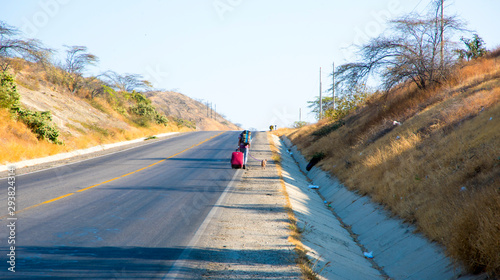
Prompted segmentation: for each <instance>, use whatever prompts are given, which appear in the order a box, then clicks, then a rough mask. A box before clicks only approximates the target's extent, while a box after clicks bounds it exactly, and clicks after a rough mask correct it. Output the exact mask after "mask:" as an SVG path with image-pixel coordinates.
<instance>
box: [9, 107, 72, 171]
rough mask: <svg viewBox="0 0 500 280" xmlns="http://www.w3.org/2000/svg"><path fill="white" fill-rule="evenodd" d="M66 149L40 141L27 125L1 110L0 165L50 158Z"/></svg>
mask: <svg viewBox="0 0 500 280" xmlns="http://www.w3.org/2000/svg"><path fill="white" fill-rule="evenodd" d="M66 149H67V148H66V147H64V146H61V145H56V144H52V143H49V142H47V141H39V140H38V139H37V137H36V136H35V135H34V134H33V133H32V132H31V130H30V129H29V128H27V127H26V125H24V124H23V123H21V122H17V121H15V120H13V119H12V118H11V116H10V113H9V112H8V111H7V110H6V109H0V164H5V163H7V162H16V161H20V160H25V159H32V158H36V157H43V156H49V155H53V154H56V153H60V152H63V151H65V150H66Z"/></svg>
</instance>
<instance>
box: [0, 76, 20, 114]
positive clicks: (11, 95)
mask: <svg viewBox="0 0 500 280" xmlns="http://www.w3.org/2000/svg"><path fill="white" fill-rule="evenodd" d="M19 98H20V96H19V93H18V92H17V88H16V84H15V83H14V78H13V77H12V76H11V75H9V73H7V71H5V70H4V71H2V72H1V73H0V108H7V109H10V108H12V106H14V104H16V103H18V102H19Z"/></svg>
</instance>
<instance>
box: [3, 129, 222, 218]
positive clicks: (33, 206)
mask: <svg viewBox="0 0 500 280" xmlns="http://www.w3.org/2000/svg"><path fill="white" fill-rule="evenodd" d="M223 133H225V131H222V132H221V133H219V134H216V135H214V136H212V137H209V138H207V139H205V140H203V141H201V142H200V143H198V144H195V145H193V146H191V147H189V148H187V149H184V150H182V151H180V152H178V153H176V154H174V155H172V156H169V157H168V158H165V159H162V160H159V161H157V162H155V163H152V164H150V165H148V166H146V167H143V168H140V169H137V170H135V171H132V172H130V173H127V174H125V175H121V176H118V177H116V178H113V179H110V180H107V181H104V182H102V183H99V184H95V185H92V186H90V187H86V188H84V189H81V190H78V191H76V192H77V193H79V192H84V191H86V190H90V189H93V188H95V187H97V186H101V185H104V184H107V183H109V182H112V181H114V180H117V179H120V178H123V177H127V176H129V175H132V174H134V173H137V172H140V171H143V170H145V169H147V168H149V167H152V166H155V165H157V164H158V163H161V162H164V161H166V160H167V159H170V158H173V157H175V156H178V155H180V154H182V153H184V152H186V151H187V150H190V149H192V148H194V147H198V146H200V145H201V144H203V143H206V142H208V141H210V140H212V139H214V138H215V137H217V136H219V135H222V134H223ZM74 194H75V193H68V194H65V195H62V196H59V197H56V198H53V199H51V200H47V201H44V202H42V203H38V204H35V205H32V206H29V207H27V208H24V209H21V210H18V211H16V212H15V213H16V214H17V213H20V212H22V211H26V210H29V209H33V208H35V207H38V206H41V205H44V204H49V203H52V202H54V201H57V200H59V199H62V198H65V197H68V196H70V195H74ZM6 217H8V216H7V215H6V216H2V217H0V219H3V218H6Z"/></svg>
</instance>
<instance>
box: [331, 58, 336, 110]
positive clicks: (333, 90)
mask: <svg viewBox="0 0 500 280" xmlns="http://www.w3.org/2000/svg"><path fill="white" fill-rule="evenodd" d="M332 95H333V111H335V61H334V62H333V72H332Z"/></svg>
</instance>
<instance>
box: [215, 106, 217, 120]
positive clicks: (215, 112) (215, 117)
mask: <svg viewBox="0 0 500 280" xmlns="http://www.w3.org/2000/svg"><path fill="white" fill-rule="evenodd" d="M214 106H215V114H214V117H215V118H214V120H217V104H214Z"/></svg>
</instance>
